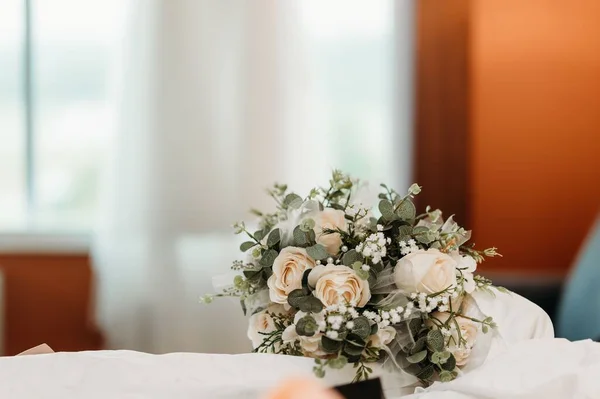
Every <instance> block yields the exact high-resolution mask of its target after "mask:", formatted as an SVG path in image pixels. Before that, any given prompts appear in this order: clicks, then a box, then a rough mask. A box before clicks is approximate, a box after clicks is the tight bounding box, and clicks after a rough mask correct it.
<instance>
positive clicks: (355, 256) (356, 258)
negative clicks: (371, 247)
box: [342, 249, 363, 266]
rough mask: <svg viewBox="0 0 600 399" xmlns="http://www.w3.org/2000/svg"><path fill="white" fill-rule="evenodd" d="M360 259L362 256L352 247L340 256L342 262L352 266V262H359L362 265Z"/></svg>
mask: <svg viewBox="0 0 600 399" xmlns="http://www.w3.org/2000/svg"><path fill="white" fill-rule="evenodd" d="M362 260H363V258H362V256H361V255H360V254H359V253H358V252H356V250H354V249H351V250H350V251H348V252H346V253H345V254H344V256H342V263H343V264H344V265H345V266H352V264H353V263H354V262H360V263H361V265H362Z"/></svg>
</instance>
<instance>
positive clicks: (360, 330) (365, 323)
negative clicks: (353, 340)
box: [352, 316, 371, 340]
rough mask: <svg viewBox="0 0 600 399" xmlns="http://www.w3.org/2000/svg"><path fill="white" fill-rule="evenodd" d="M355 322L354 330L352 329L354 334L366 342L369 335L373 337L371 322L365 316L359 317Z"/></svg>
mask: <svg viewBox="0 0 600 399" xmlns="http://www.w3.org/2000/svg"><path fill="white" fill-rule="evenodd" d="M353 322H354V328H352V333H353V334H356V335H358V336H359V337H361V338H362V339H365V340H366V339H367V338H368V337H369V335H371V325H370V323H369V320H368V319H367V318H366V317H364V316H359V317H357V318H356V319H354V320H353Z"/></svg>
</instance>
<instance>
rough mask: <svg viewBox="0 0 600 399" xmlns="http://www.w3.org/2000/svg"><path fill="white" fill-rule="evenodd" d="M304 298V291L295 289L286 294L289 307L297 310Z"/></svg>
mask: <svg viewBox="0 0 600 399" xmlns="http://www.w3.org/2000/svg"><path fill="white" fill-rule="evenodd" d="M304 297H306V293H305V292H304V290H303V289H297V290H293V291H292V292H290V293H289V294H288V298H287V301H288V304H289V305H290V306H291V307H293V308H296V309H298V308H300V303H301V302H302V300H303V299H304Z"/></svg>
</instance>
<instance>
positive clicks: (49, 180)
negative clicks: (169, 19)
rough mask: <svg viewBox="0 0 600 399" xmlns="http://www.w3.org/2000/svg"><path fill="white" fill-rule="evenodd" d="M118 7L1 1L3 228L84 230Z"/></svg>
mask: <svg viewBox="0 0 600 399" xmlns="http://www.w3.org/2000/svg"><path fill="white" fill-rule="evenodd" d="M120 5H122V4H121V2H119V1H117V0H108V1H107V0H103V1H101V2H100V1H95V2H85V1H80V0H52V1H47V0H4V1H3V2H2V12H1V13H0V71H2V73H0V230H24V229H25V230H42V231H48V230H49V231H57V230H59V231H78V230H86V229H88V228H89V227H90V225H91V223H92V221H93V219H94V209H95V205H96V200H97V194H96V193H97V187H98V180H99V176H100V164H101V159H102V157H103V156H104V151H105V147H106V146H105V144H106V143H107V140H108V136H109V135H110V134H111V132H112V129H113V124H114V120H115V118H114V115H115V109H114V108H115V107H114V102H113V101H111V95H112V94H113V93H112V92H111V87H112V80H111V79H112V75H111V71H112V64H113V59H114V56H115V43H116V42H117V39H118V32H119V30H118V29H117V27H118V23H117V21H119V17H120V15H119V12H120V10H121V8H122V7H121V6H120Z"/></svg>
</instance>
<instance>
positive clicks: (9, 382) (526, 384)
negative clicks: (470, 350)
mask: <svg viewBox="0 0 600 399" xmlns="http://www.w3.org/2000/svg"><path fill="white" fill-rule="evenodd" d="M311 368H312V360H311V359H306V358H294V357H288V356H277V355H257V354H251V355H207V354H181V353H180V354H169V355H149V354H144V353H139V352H129V351H101V352H81V353H56V354H51V355H36V356H24V357H4V358H0V397H1V398H11V399H12V398H16V399H44V398H48V399H52V398H56V399H59V398H60V399H82V398H90V399H94V398H102V399H104V398H114V399H134V398H149V399H152V398H156V399H159V398H160V399H162V398H173V399H177V398H190V399H192V398H207V399H208V398H227V399H242V398H260V397H261V395H262V394H263V393H264V392H265V391H267V390H268V389H269V388H271V387H273V386H274V385H276V384H277V383H278V382H280V381H282V380H283V379H284V378H286V377H291V376H296V377H297V376H307V377H312V372H311ZM598 375H600V344H598V343H593V342H591V341H580V342H575V343H571V342H568V341H565V340H561V339H548V340H531V341H523V342H520V343H518V344H516V345H514V346H513V347H512V348H510V350H508V351H507V352H505V353H503V354H501V355H499V356H497V357H496V358H495V359H493V360H491V361H489V362H487V363H486V364H485V365H483V366H482V367H481V368H479V369H478V370H475V371H473V372H471V373H469V374H466V375H464V376H463V377H461V378H459V379H457V380H455V381H453V382H451V383H446V384H436V385H433V386H432V387H431V388H429V389H428V390H427V392H425V393H417V394H414V395H411V396H409V397H408V398H410V399H438V398H441V399H475V398H478V399H483V398H498V399H500V398H513V399H534V398H545V399H563V398H565V399H566V398H599V397H600V380H598V378H597V376H598ZM347 378H348V374H347V373H346V374H342V373H329V375H328V382H329V383H330V384H338V383H342V382H344V381H346V380H347ZM386 395H387V398H388V399H394V398H398V397H399V396H396V395H395V394H393V393H392V392H390V391H389V390H388V391H386Z"/></svg>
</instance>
